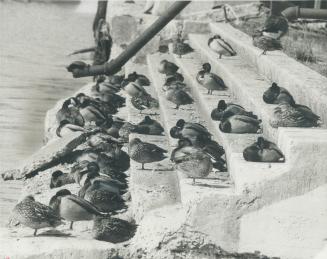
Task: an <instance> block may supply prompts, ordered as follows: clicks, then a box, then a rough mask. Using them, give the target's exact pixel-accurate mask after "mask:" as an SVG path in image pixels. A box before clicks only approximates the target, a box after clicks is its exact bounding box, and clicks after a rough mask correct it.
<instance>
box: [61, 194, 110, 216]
mask: <svg viewBox="0 0 327 259" xmlns="http://www.w3.org/2000/svg"><path fill="white" fill-rule="evenodd" d="M65 198H67V199H69V200H70V201H72V202H74V203H76V204H78V205H79V206H80V207H82V208H84V209H85V210H86V211H87V212H89V213H91V214H93V215H97V216H105V215H108V213H104V212H101V211H99V210H98V208H97V207H95V206H94V205H93V204H92V203H90V202H88V201H86V200H84V199H82V198H80V197H78V196H76V195H73V194H71V195H68V196H65Z"/></svg>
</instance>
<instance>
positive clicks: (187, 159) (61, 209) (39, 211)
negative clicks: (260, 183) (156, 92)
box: [13, 16, 320, 237]
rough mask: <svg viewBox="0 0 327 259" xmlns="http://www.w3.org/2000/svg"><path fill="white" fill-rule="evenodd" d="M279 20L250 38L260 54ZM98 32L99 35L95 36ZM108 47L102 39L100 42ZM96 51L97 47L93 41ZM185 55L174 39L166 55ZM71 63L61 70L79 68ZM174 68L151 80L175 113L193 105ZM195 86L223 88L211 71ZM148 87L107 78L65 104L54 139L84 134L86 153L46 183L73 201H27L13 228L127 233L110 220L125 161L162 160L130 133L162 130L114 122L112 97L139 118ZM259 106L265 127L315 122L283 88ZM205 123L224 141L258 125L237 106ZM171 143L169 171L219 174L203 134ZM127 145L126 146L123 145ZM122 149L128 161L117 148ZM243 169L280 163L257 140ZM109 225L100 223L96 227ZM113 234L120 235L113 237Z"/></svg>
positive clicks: (190, 128) (133, 78) (279, 31)
mask: <svg viewBox="0 0 327 259" xmlns="http://www.w3.org/2000/svg"><path fill="white" fill-rule="evenodd" d="M287 28H288V25H287V20H286V19H285V18H283V17H276V16H270V17H269V18H268V19H267V21H266V23H265V25H264V27H263V28H262V29H261V30H260V31H259V33H260V36H258V37H257V36H255V37H254V42H253V43H254V45H255V46H258V47H259V48H261V49H263V50H264V54H265V52H266V51H270V50H273V49H278V48H279V47H278V42H279V39H280V38H281V37H282V36H283V35H284V34H285V33H286V32H287ZM100 31H101V30H100ZM106 40H108V39H106ZM100 44H101V41H100ZM208 46H209V47H210V49H211V50H212V51H214V52H215V53H217V54H218V55H219V58H221V57H222V56H223V55H224V56H235V55H237V53H236V52H235V51H234V50H233V48H232V47H231V46H230V45H229V44H228V43H227V42H226V41H225V40H224V39H222V38H221V37H220V36H219V35H215V36H213V37H212V38H210V39H209V41H208ZM190 51H193V50H192V48H191V47H189V46H188V45H187V44H186V43H184V42H183V40H182V39H181V35H180V34H179V35H178V38H177V40H176V41H175V42H174V44H173V52H174V53H175V54H177V55H179V56H182V55H184V54H186V53H188V52H190ZM81 65H85V64H80V63H79V62H74V63H72V64H71V66H70V67H69V68H68V69H70V70H72V69H74V67H76V66H81ZM178 70H179V67H178V66H177V65H176V64H174V63H173V62H170V61H168V60H165V59H164V60H162V61H161V62H160V64H159V66H158V72H160V73H161V74H163V75H165V83H164V85H163V87H162V89H163V91H164V94H165V97H166V99H167V101H169V102H171V103H173V104H174V105H176V107H175V109H179V108H180V106H184V105H189V104H192V103H193V102H194V100H193V98H192V96H191V95H190V94H189V92H188V86H187V84H186V83H185V82H184V76H183V75H182V74H181V73H179V72H178ZM195 79H196V81H197V82H198V83H199V85H200V86H202V87H204V88H205V89H207V90H208V94H209V95H212V94H213V91H223V90H226V89H227V86H226V85H225V83H224V80H223V79H222V78H221V77H219V76H218V75H217V74H215V73H213V72H212V71H211V65H210V64H209V63H204V64H203V65H202V67H201V68H200V70H199V72H198V73H197V75H196V76H195ZM150 84H151V82H150V80H149V79H148V78H147V77H146V76H145V75H141V74H138V73H136V72H133V73H131V74H129V75H127V76H126V77H125V76H122V75H113V76H109V77H99V78H97V81H96V83H95V84H94V86H93V87H92V90H91V93H90V95H86V94H84V93H79V94H77V95H76V96H74V97H70V98H68V99H67V100H65V101H64V102H63V104H62V106H61V108H60V110H59V111H58V112H57V114H56V119H57V123H58V127H57V129H56V135H57V136H58V137H59V138H62V137H64V136H65V135H68V134H70V133H72V132H82V133H88V140H87V148H86V149H85V150H78V151H74V153H73V154H72V155H71V157H70V161H69V162H70V163H75V165H74V166H73V167H72V170H71V172H69V173H63V172H62V171H59V170H57V171H54V172H53V173H52V176H51V181H50V183H49V187H50V188H61V187H62V186H64V185H67V184H71V183H76V184H78V185H79V186H80V190H79V192H78V194H77V195H74V194H72V193H71V192H70V191H69V190H68V189H60V190H59V191H57V192H56V194H55V195H54V196H53V197H52V198H51V199H50V202H49V205H45V204H42V203H39V202H37V201H36V200H35V199H34V197H33V196H31V195H29V196H27V197H25V198H24V199H23V200H22V201H21V202H19V203H18V204H17V205H16V206H15V208H14V210H13V213H14V218H15V220H17V221H18V222H19V223H21V224H23V225H25V226H27V227H30V228H32V229H34V235H36V233H37V230H38V229H41V228H46V227H57V226H59V225H61V224H63V220H66V221H70V222H71V224H70V229H72V228H73V223H74V222H76V221H88V220H94V226H95V228H96V229H97V230H98V231H99V232H101V233H102V235H104V236H106V233H104V229H109V230H114V231H116V232H115V236H116V237H117V236H119V235H123V236H126V235H127V234H130V232H131V231H132V230H133V229H134V230H135V228H133V227H132V226H130V225H129V224H128V223H126V222H125V221H123V220H120V219H117V218H114V217H112V216H113V215H115V214H117V213H120V212H122V211H124V210H126V209H127V205H126V199H125V198H124V196H123V195H124V194H125V193H126V192H128V182H127V175H126V171H127V170H128V169H129V164H130V159H132V160H134V161H136V162H138V163H140V164H141V169H142V170H144V169H145V164H148V163H153V162H159V161H162V160H164V159H166V158H168V157H169V155H168V150H165V149H163V148H161V147H159V146H157V145H155V144H153V143H148V142H144V141H142V140H141V139H139V138H134V139H131V140H130V141H129V135H130V133H133V132H134V133H139V134H148V135H163V134H164V128H163V127H162V125H161V124H160V123H159V122H158V121H156V120H154V119H152V118H151V117H150V116H149V115H146V116H144V119H142V120H141V121H140V122H139V123H137V124H133V123H130V122H128V121H125V120H123V119H121V118H119V117H117V116H115V114H116V113H117V112H118V111H119V109H120V108H122V107H124V106H125V102H126V99H125V97H123V96H121V95H120V94H119V92H120V91H124V92H125V93H126V94H127V95H129V96H130V100H131V104H132V105H133V106H134V108H136V109H137V110H139V111H140V113H142V112H143V111H144V110H149V109H153V108H154V109H157V108H158V107H159V103H158V101H157V100H156V99H155V98H154V97H152V96H151V94H149V93H148V92H147V91H146V87H147V86H149V85H150ZM263 101H264V102H265V103H267V104H269V105H272V104H273V105H276V107H275V108H274V118H271V120H270V124H271V126H272V127H317V126H319V120H320V118H319V116H317V115H316V114H314V113H313V112H312V111H311V110H310V108H308V107H307V106H304V105H300V104H297V103H296V102H295V100H294V98H293V96H292V95H291V94H290V93H289V92H288V91H287V90H286V89H285V88H283V87H280V86H278V85H277V84H276V83H272V85H271V87H270V88H269V89H268V90H266V91H265V92H264V94H263ZM211 118H212V120H215V121H219V129H220V130H221V131H222V132H223V133H228V134H249V133H261V131H262V128H261V120H260V119H258V116H257V115H255V114H253V112H251V111H247V110H246V109H245V108H244V107H242V106H240V105H239V104H237V103H228V102H226V101H225V100H219V101H218V105H217V107H216V108H215V109H213V110H212V112H211ZM169 134H170V136H171V137H172V138H174V139H176V140H177V141H178V144H177V147H175V148H174V149H173V150H172V152H171V154H170V160H171V161H172V162H173V163H174V165H175V167H176V168H177V170H179V171H180V172H182V173H183V174H185V175H186V176H187V177H190V178H192V179H193V183H195V179H196V178H203V177H206V176H208V175H209V174H210V172H211V171H212V169H213V168H215V169H217V170H219V171H226V170H227V168H226V167H227V166H226V160H225V156H224V155H225V150H224V148H223V147H222V146H221V145H220V144H219V143H217V142H216V141H215V140H213V138H212V134H211V133H210V132H209V131H208V129H207V128H206V127H205V126H204V125H202V124H200V123H194V122H187V121H185V120H183V119H179V120H178V121H177V122H176V125H175V126H174V127H172V128H171V129H170V131H169ZM128 141H129V143H128ZM126 143H128V153H126V152H125V151H123V150H122V147H123V146H124V145H125V144H126ZM243 156H244V159H245V160H246V161H254V162H283V161H285V158H284V156H283V154H282V152H281V151H280V150H279V149H278V147H277V146H276V145H275V144H274V143H272V142H270V141H268V140H266V139H264V138H263V137H261V136H260V137H258V138H257V141H256V142H255V143H253V144H252V145H250V146H248V147H246V148H245V149H244V152H243ZM108 218H109V219H112V220H111V221H105V220H104V219H108ZM117 226H124V230H122V231H117Z"/></svg>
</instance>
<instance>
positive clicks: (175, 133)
mask: <svg viewBox="0 0 327 259" xmlns="http://www.w3.org/2000/svg"><path fill="white" fill-rule="evenodd" d="M180 131H181V128H179V127H176V126H174V127H172V128H171V129H170V132H169V133H170V136H171V137H172V138H180Z"/></svg>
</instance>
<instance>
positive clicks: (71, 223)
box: [69, 221, 74, 230]
mask: <svg viewBox="0 0 327 259" xmlns="http://www.w3.org/2000/svg"><path fill="white" fill-rule="evenodd" d="M73 224H74V221H72V222H70V226H69V229H70V230H73Z"/></svg>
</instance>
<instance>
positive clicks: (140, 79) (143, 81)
mask: <svg viewBox="0 0 327 259" xmlns="http://www.w3.org/2000/svg"><path fill="white" fill-rule="evenodd" d="M127 80H128V81H129V82H134V83H136V84H138V85H141V86H149V85H150V84H151V82H150V80H149V78H147V77H146V76H145V75H142V74H138V73H136V72H135V71H134V72H133V73H130V74H128V76H127Z"/></svg>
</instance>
